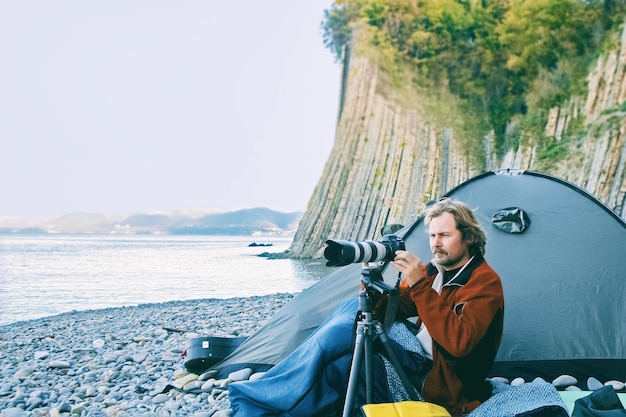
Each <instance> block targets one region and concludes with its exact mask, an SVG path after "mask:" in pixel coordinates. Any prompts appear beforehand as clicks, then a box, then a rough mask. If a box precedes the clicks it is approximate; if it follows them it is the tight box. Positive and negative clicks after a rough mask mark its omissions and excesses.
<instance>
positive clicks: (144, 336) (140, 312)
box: [0, 293, 625, 417]
mask: <svg viewBox="0 0 626 417" xmlns="http://www.w3.org/2000/svg"><path fill="white" fill-rule="evenodd" d="M293 296H294V294H288V293H283V294H273V295H266V296H254V297H239V298H229V299H202V300H191V301H189V300H188V301H171V302H167V303H157V304H142V305H139V306H133V307H119V308H107V309H100V310H86V311H73V312H70V313H64V314H59V315H56V316H50V317H44V318H41V319H36V320H28V321H19V322H15V323H11V324H7V325H2V326H0V417H36V416H37V417H39V416H41V417H43V416H50V417H61V416H68V417H73V416H80V417H130V416H132V417H135V416H137V417H174V416H190V417H229V416H232V414H233V413H232V411H231V409H230V403H229V400H228V389H227V385H228V384H229V383H231V382H234V381H241V380H248V379H254V378H256V377H259V376H261V375H262V374H261V373H259V374H254V373H252V371H251V370H250V369H249V368H246V369H241V370H237V371H234V372H232V373H231V374H229V375H227V376H224V375H222V376H220V377H221V378H222V379H216V377H217V375H215V372H212V371H208V372H205V373H204V374H200V375H198V374H194V373H192V372H189V371H188V370H187V369H186V368H185V358H184V356H183V355H182V354H183V351H184V350H185V349H186V348H187V347H188V345H189V341H190V340H192V339H194V338H197V337H201V336H220V337H245V336H249V335H251V334H252V333H253V332H254V331H255V330H257V329H258V328H259V327H260V326H261V325H262V324H263V323H264V322H265V321H267V320H268V319H269V318H271V317H272V316H273V315H274V314H275V313H276V312H278V310H279V309H280V308H281V307H282V306H283V305H285V304H286V303H287V302H288V301H290V300H291V299H292V298H293ZM493 379H494V380H500V382H504V383H506V384H510V385H512V386H516V385H520V384H524V383H525V382H526V381H524V380H523V379H521V378H517V379H514V380H513V381H510V382H509V381H508V380H504V379H500V378H493ZM548 382H549V381H548ZM579 382H582V381H576V380H575V379H574V378H572V377H570V376H568V375H561V376H560V377H558V378H556V379H555V380H554V381H552V382H551V383H552V384H553V385H555V386H556V387H557V388H558V389H559V390H566V391H567V390H580V388H579V387H577V386H576V384H577V383H579ZM579 385H580V383H579ZM604 385H612V386H613V387H614V388H615V390H616V391H618V392H620V391H621V392H623V390H624V389H625V386H624V385H625V384H624V381H608V382H605V383H602V382H601V381H598V380H596V379H595V378H593V377H592V378H589V380H588V381H586V387H585V388H586V389H587V390H589V391H594V390H597V389H600V388H601V387H602V386H604Z"/></svg>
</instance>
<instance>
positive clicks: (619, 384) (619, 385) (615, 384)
mask: <svg viewBox="0 0 626 417" xmlns="http://www.w3.org/2000/svg"><path fill="white" fill-rule="evenodd" d="M604 385H605V386H607V385H610V386H612V387H613V389H614V390H615V391H621V390H623V389H624V386H625V384H624V383H623V382H622V381H616V380H614V379H612V380H610V381H606V382H605V383H604Z"/></svg>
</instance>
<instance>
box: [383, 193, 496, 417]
mask: <svg viewBox="0 0 626 417" xmlns="http://www.w3.org/2000/svg"><path fill="white" fill-rule="evenodd" d="M425 222H426V224H428V225H429V236H430V248H431V251H432V253H433V255H434V259H433V260H432V261H430V262H429V263H428V264H427V265H422V262H421V260H420V259H419V258H418V257H417V256H415V255H413V254H411V253H409V252H406V251H397V252H396V257H395V259H394V261H393V262H392V265H393V266H395V267H396V268H397V269H398V270H399V271H400V272H401V273H402V274H403V275H404V280H403V281H402V283H401V285H400V298H401V301H400V307H399V312H400V313H402V314H404V315H405V316H410V315H415V314H417V315H418V319H417V324H418V326H419V333H418V334H417V338H418V340H419V341H420V345H421V346H422V348H423V349H424V353H425V356H426V357H427V358H428V359H429V360H430V361H432V369H431V370H430V371H429V372H428V373H427V375H426V377H425V381H424V385H423V389H422V395H423V397H424V399H425V400H426V401H429V402H433V403H437V404H440V405H443V406H444V407H446V408H447V409H448V411H449V412H450V413H451V414H452V415H453V416H454V415H462V414H466V413H469V412H470V411H472V410H473V409H474V408H476V407H477V406H478V405H479V404H480V403H481V402H483V401H485V400H486V399H487V398H489V396H490V395H491V384H489V383H488V382H487V381H486V380H485V378H486V377H487V374H488V372H489V370H490V369H491V366H492V365H493V361H494V359H495V356H496V353H497V351H498V347H499V346H500V339H501V337H502V325H503V319H504V296H503V292H502V283H501V281H500V277H499V276H498V275H497V274H496V272H495V271H494V270H493V269H491V267H490V266H489V265H488V264H487V262H486V261H485V259H484V258H483V255H484V252H485V243H486V238H485V234H484V233H483V231H482V230H481V228H480V226H479V224H478V221H477V220H476V217H475V216H474V213H473V212H472V211H471V210H470V209H469V207H467V205H465V204H464V203H461V202H459V201H453V200H449V199H445V200H442V201H439V202H438V203H436V204H434V205H433V206H431V207H430V208H429V209H428V212H427V214H426V216H425Z"/></svg>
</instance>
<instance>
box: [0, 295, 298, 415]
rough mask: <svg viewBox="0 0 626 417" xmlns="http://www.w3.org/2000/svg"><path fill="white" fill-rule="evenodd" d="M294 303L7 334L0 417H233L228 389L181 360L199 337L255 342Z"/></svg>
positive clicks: (109, 317) (150, 307) (86, 316)
mask: <svg viewBox="0 0 626 417" xmlns="http://www.w3.org/2000/svg"><path fill="white" fill-rule="evenodd" d="M292 298H293V294H273V295H268V296H255V297H243V298H230V299H203V300H188V301H172V302H167V303H158V304H143V305H139V306H133V307H120V308H108V309H102V310H87V311H74V312H71V313H64V314H60V315H56V316H51V317H45V318H41V319H36V320H28V321H20V322H16V323H11V324H8V325H3V326H0V410H1V411H0V416H1V417H22V416H26V417H33V416H89V417H105V416H116V417H128V416H145V417H166V416H192V417H209V416H213V417H219V416H222V417H225V416H229V415H230V414H231V412H230V410H229V408H230V403H229V402H228V395H227V393H228V391H227V389H226V388H225V387H226V385H227V384H228V382H229V380H227V379H226V380H222V381H220V380H216V379H215V378H214V377H213V375H211V374H205V375H195V374H193V373H190V372H189V371H187V370H186V369H185V366H184V363H185V358H184V357H183V356H182V352H183V351H184V350H185V348H186V347H187V344H188V342H189V340H191V339H193V338H196V337H200V336H221V337H242V336H249V335H250V334H252V333H253V332H254V331H255V330H257V329H258V328H259V327H260V326H261V325H262V324H263V323H264V322H265V321H266V320H267V319H269V318H270V317H272V316H273V315H274V314H275V313H276V312H277V311H278V310H279V309H280V308H281V307H282V306H283V305H284V304H286V303H287V302H288V301H289V300H291V299H292ZM243 374H245V375H243ZM253 376H254V375H250V371H249V370H245V369H244V370H241V371H240V372H239V375H233V377H235V378H244V377H245V378H247V377H253ZM172 387H174V388H176V389H172ZM194 390H195V391H196V393H189V392H185V391H194Z"/></svg>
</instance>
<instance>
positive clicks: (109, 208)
mask: <svg viewBox="0 0 626 417" xmlns="http://www.w3.org/2000/svg"><path fill="white" fill-rule="evenodd" d="M331 3H332V1H331V0H324V1H321V0H303V1H293V0H270V1H256V0H248V1H240V0H229V1H214V0H185V1H178V0H168V1H164V0H106V1H84V0H57V1H49V0H33V1H10V0H0V55H1V57H2V65H0V140H1V142H0V143H1V145H0V215H18V216H30V215H61V214H66V213H69V212H74V211H87V212H101V213H130V212H149V211H158V210H174V209H185V208H215V209H223V210H237V209H240V208H251V207H261V206H265V207H269V208H272V209H274V210H278V211H286V212H290V211H303V210H304V209H305V208H306V204H307V202H308V199H309V197H310V196H311V194H312V192H313V189H314V187H315V185H316V184H317V182H318V180H319V177H320V175H321V173H322V169H323V166H324V163H325V162H326V159H327V157H328V155H329V152H330V149H331V147H332V144H333V141H334V134H335V123H336V117H337V106H338V97H339V77H340V70H341V69H340V65H339V64H338V63H336V62H335V61H334V59H333V56H332V54H331V52H330V51H329V50H327V49H325V48H324V46H323V42H322V36H321V31H320V22H321V20H322V18H323V11H324V9H327V8H329V7H330V5H331Z"/></svg>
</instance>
